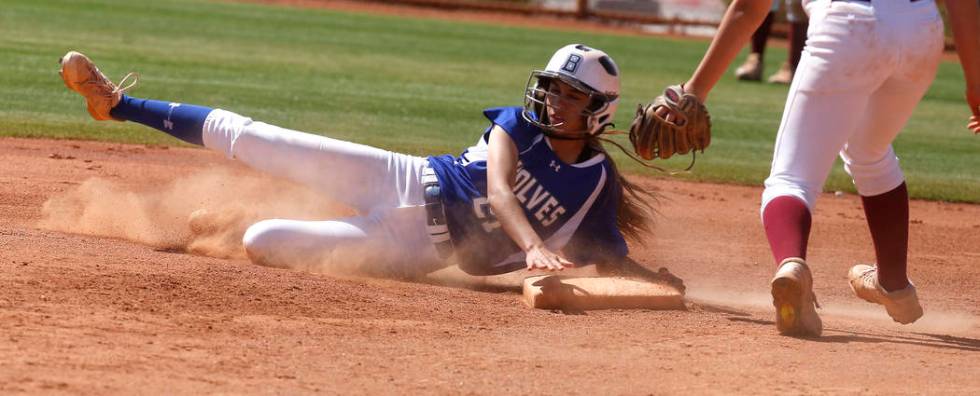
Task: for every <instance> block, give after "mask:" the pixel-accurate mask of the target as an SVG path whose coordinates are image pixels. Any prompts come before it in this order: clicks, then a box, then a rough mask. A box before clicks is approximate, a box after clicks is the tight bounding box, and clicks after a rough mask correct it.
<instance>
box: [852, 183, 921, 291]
mask: <svg viewBox="0 0 980 396" xmlns="http://www.w3.org/2000/svg"><path fill="white" fill-rule="evenodd" d="M861 203H862V204H864V215H865V217H867V218H868V228H869V229H871V240H872V241H874V245H875V257H876V258H877V260H878V283H880V284H881V287H883V288H885V290H888V291H895V290H901V289H904V288H905V287H907V286H908V285H909V279H908V276H907V275H906V272H905V271H906V269H907V266H908V250H909V191H908V189H907V188H906V187H905V183H904V182H903V183H902V184H901V185H899V186H898V187H896V188H895V189H894V190H891V191H889V192H886V193H884V194H881V195H875V196H872V197H865V196H862V197H861Z"/></svg>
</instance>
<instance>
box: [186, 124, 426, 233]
mask: <svg viewBox="0 0 980 396" xmlns="http://www.w3.org/2000/svg"><path fill="white" fill-rule="evenodd" d="M203 133H204V136H203V137H204V145H205V146H206V147H208V148H211V149H213V150H216V151H220V152H222V153H224V154H225V155H227V156H228V157H229V158H234V159H237V160H239V161H242V162H244V163H245V164H247V165H248V166H250V167H252V168H254V169H257V170H260V171H263V172H266V173H269V174H271V175H273V176H278V177H283V178H286V179H290V180H293V181H295V182H298V183H301V184H304V185H307V186H309V187H312V188H314V189H316V190H318V191H320V192H323V193H324V194H325V195H327V196H328V197H329V198H331V199H333V200H336V201H339V202H343V203H345V204H348V205H350V206H352V207H353V208H354V209H356V210H358V211H359V212H360V213H361V214H367V213H368V212H370V211H371V210H373V209H375V208H378V207H384V208H387V207H401V206H411V205H421V204H422V203H423V202H422V184H421V182H420V180H421V171H422V168H423V167H424V166H425V165H426V164H427V160H426V159H425V158H421V157H415V156H410V155H405V154H399V153H394V152H390V151H386V150H381V149H377V148H374V147H370V146H365V145H361V144H356V143H350V142H345V141H341V140H336V139H331V138H328V137H324V136H319V135H313V134H308V133H303V132H298V131H293V130H289V129H285V128H280V127H277V126H275V125H269V124H266V123H263V122H254V121H252V119H251V118H248V117H243V116H240V115H238V114H235V113H232V112H229V111H225V110H220V109H218V110H214V111H212V112H211V114H209V115H208V118H207V120H206V121H205V123H204V131H203Z"/></svg>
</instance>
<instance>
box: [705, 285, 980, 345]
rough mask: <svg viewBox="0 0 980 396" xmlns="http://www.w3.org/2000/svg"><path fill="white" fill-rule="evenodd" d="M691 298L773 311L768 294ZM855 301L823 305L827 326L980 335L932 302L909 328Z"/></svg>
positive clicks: (973, 320)
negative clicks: (850, 324)
mask: <svg viewBox="0 0 980 396" xmlns="http://www.w3.org/2000/svg"><path fill="white" fill-rule="evenodd" d="M687 298H688V300H689V301H691V302H693V303H696V304H700V305H702V306H705V307H709V308H716V309H722V310H730V311H735V312H738V311H741V310H746V311H754V312H758V311H765V312H768V311H771V310H772V309H773V307H772V296H770V295H769V294H768V293H759V292H751V293H750V292H742V291H732V290H724V289H720V288H717V287H709V288H693V287H692V288H689V289H688V295H687ZM854 301H855V302H853V303H852V302H836V301H835V302H833V303H828V302H826V301H821V304H822V305H821V308H820V309H818V310H817V313H819V314H820V317H821V318H823V319H824V321H825V323H824V324H825V325H826V324H827V320H828V319H829V320H831V321H833V320H844V321H858V322H862V323H874V324H876V325H880V326H882V327H888V326H900V328H901V329H902V330H904V331H910V332H920V333H958V334H971V333H976V332H977V331H980V318H978V317H976V316H974V315H971V314H969V313H963V312H949V311H940V310H935V309H930V307H929V301H928V300H923V301H922V305H923V308H924V309H925V314H924V315H923V316H922V318H920V319H919V320H918V321H916V322H915V323H912V324H909V325H899V324H897V323H895V322H894V321H893V320H892V319H891V317H889V316H888V314H887V313H886V312H885V309H884V307H882V306H880V305H875V304H870V303H865V302H864V301H862V300H858V299H857V298H856V297H855V298H854Z"/></svg>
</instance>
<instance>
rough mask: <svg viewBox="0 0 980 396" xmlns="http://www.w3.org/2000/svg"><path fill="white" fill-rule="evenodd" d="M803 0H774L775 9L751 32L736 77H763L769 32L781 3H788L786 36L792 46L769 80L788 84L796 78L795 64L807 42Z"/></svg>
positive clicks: (773, 6)
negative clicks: (743, 59)
mask: <svg viewBox="0 0 980 396" xmlns="http://www.w3.org/2000/svg"><path fill="white" fill-rule="evenodd" d="M802 3H803V0H773V1H772V9H771V10H770V11H769V13H768V14H766V19H764V20H763V21H762V24H761V25H759V28H758V29H756V30H755V33H752V40H751V41H750V42H749V43H750V48H751V52H749V55H748V56H747V57H746V58H745V63H742V65H741V66H739V67H738V68H737V69H735V77H736V78H738V79H739V80H743V81H760V80H762V73H763V69H764V66H765V54H766V42H767V41H768V40H769V33H770V32H771V31H772V24H773V21H774V20H775V19H776V15H777V13H778V12H779V8H780V5H785V7H783V9H785V10H786V22H787V23H788V26H789V31H788V32H787V39H788V41H789V49H788V54H787V59H786V62H783V64H782V65H781V66H780V67H779V70H777V71H776V73H774V74H773V75H771V76H769V80H768V81H769V82H770V83H775V84H789V83H790V82H792V81H793V74H794V73H795V72H796V66H797V65H799V64H800V55H802V53H803V46H804V45H806V30H807V27H808V26H809V23H808V21H807V16H806V13H805V12H804V10H803V4H802Z"/></svg>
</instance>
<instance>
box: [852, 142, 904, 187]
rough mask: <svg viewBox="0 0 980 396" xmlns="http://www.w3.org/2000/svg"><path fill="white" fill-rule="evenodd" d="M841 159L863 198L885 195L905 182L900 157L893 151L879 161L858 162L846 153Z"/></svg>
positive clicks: (889, 151)
mask: <svg viewBox="0 0 980 396" xmlns="http://www.w3.org/2000/svg"><path fill="white" fill-rule="evenodd" d="M841 159H843V160H844V170H845V171H847V174H849V175H851V180H853V181H854V187H855V188H857V191H858V194H861V195H863V196H866V197H871V196H875V195H880V194H884V193H886V192H889V191H891V190H894V189H895V187H898V186H899V185H900V184H902V182H904V181H905V175H904V174H903V173H902V168H900V167H899V166H898V157H896V156H895V152H894V151H892V150H888V153H887V154H885V156H884V157H882V158H881V159H879V160H877V161H860V160H856V159H854V158H851V157H849V156H848V155H847V154H846V153H845V154H842V155H841Z"/></svg>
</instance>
